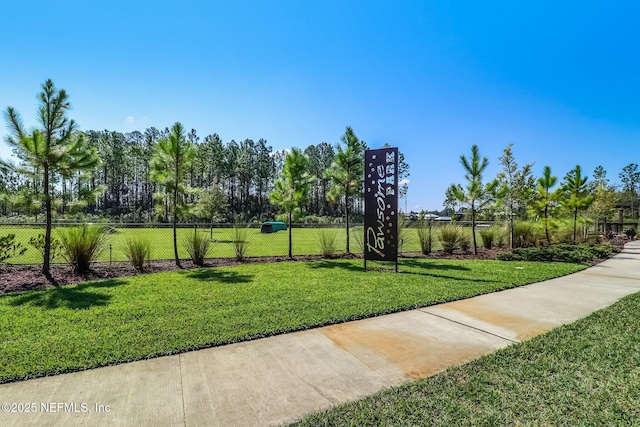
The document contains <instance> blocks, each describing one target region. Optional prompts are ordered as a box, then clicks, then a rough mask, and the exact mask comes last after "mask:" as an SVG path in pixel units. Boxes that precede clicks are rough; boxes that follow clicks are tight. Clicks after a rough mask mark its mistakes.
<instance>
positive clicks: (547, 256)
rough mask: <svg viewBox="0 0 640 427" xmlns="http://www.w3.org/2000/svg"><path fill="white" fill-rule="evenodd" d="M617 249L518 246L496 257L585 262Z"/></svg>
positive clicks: (609, 253) (608, 255) (508, 259)
mask: <svg viewBox="0 0 640 427" xmlns="http://www.w3.org/2000/svg"><path fill="white" fill-rule="evenodd" d="M616 252H617V250H616V249H615V248H614V247H613V246H608V245H570V244H566V243H563V244H559V245H551V246H541V247H531V248H516V249H514V250H513V251H512V252H500V253H498V254H497V255H496V259H498V260H501V261H553V262H575V263H583V262H588V261H593V260H596V259H603V258H609V257H611V256H613V255H615V254H616Z"/></svg>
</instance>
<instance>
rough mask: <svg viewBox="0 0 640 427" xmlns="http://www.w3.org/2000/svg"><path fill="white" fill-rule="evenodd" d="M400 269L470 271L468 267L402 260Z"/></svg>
mask: <svg viewBox="0 0 640 427" xmlns="http://www.w3.org/2000/svg"><path fill="white" fill-rule="evenodd" d="M400 266H401V267H415V268H422V269H425V270H457V271H471V269H470V268H469V267H465V266H462V265H454V264H439V263H438V262H433V261H426V262H424V261H423V262H420V261H417V260H415V259H406V258H405V259H403V260H401V261H400Z"/></svg>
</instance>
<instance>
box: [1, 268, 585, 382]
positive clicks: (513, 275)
mask: <svg viewBox="0 0 640 427" xmlns="http://www.w3.org/2000/svg"><path fill="white" fill-rule="evenodd" d="M375 265H376V264H374V263H372V266H375ZM384 267H385V268H391V267H392V266H391V265H389V264H386V265H384ZM583 268H585V266H583V265H577V264H566V263H533V262H529V263H526V262H523V263H514V262H502V261H454V260H450V261H447V260H442V261H435V260H426V259H402V260H400V269H401V273H400V274H395V273H392V272H390V271H368V272H363V271H362V260H335V261H318V262H310V263H304V262H281V263H266V264H259V263H254V264H244V265H240V266H234V267H220V268H209V269H198V270H185V271H177V272H166V273H159V274H150V275H141V276H137V277H131V278H122V279H112V280H105V281H97V282H87V283H83V284H78V285H70V286H64V287H60V288H50V289H45V290H40V291H29V292H24V293H18V294H7V295H3V296H0V343H1V344H0V360H2V363H1V364H0V382H6V381H11V380H17V379H25V378H30V377H36V376H41V375H46V374H53V373H61V372H65V371H70V370H77V369H84V368H90V367H96V366H101V365H107V364H113V363H118V362H123V361H130V360H136V359H143V358H148V357H153V356H158V355H165V354H172V353H176V352H182V351H187V350H192V349H197V348H203V347H207V346H213V345H219V344H224V343H231V342H236V341H242V340H248V339H252V338H257V337H262V336H267V335H272V334H278V333H282V332H288V331H294V330H301V329H306V328H310V327H315V326H320V325H325V324H330V323H336V322H343V321H347V320H353V319H358V318H363V317H368V316H374V315H378V314H382V313H389V312H394V311H400V310H405V309H410V308H415V307H420V306H426V305H430V304H435V303H440V302H445V301H452V300H456V299H460V298H465V297H470V296H473V295H477V294H482V293H488V292H492V291H496V290H499V289H504V288H510V287H514V286H518V285H523V284H526V283H531V282H536V281H540V280H544V279H548V278H551V277H556V276H561V275H565V274H568V273H571V272H574V271H577V270H581V269H583Z"/></svg>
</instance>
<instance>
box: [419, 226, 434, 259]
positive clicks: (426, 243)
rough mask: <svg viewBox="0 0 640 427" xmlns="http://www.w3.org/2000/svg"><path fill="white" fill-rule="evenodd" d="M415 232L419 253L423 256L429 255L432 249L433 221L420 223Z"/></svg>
mask: <svg viewBox="0 0 640 427" xmlns="http://www.w3.org/2000/svg"><path fill="white" fill-rule="evenodd" d="M416 232H417V233H418V240H419V241H420V251H421V252H422V253H423V254H424V255H429V254H430V253H431V250H432V248H433V221H428V220H422V221H420V223H419V224H418V228H416Z"/></svg>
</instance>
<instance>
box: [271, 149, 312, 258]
mask: <svg viewBox="0 0 640 427" xmlns="http://www.w3.org/2000/svg"><path fill="white" fill-rule="evenodd" d="M313 182H314V178H313V177H312V176H311V175H310V174H309V160H308V158H307V156H305V155H304V154H303V153H302V151H300V149H298V148H293V149H292V150H291V153H289V154H287V157H285V160H284V166H283V167H282V173H281V174H280V177H279V178H278V180H277V181H276V183H275V187H274V189H273V191H272V192H271V194H270V199H271V202H272V203H274V204H275V205H278V206H280V207H281V208H282V209H283V210H284V211H285V212H286V213H288V214H289V258H293V241H292V237H291V236H292V234H291V222H292V217H293V212H294V211H295V210H296V209H300V207H301V206H302V205H304V204H305V203H307V202H308V199H309V190H310V189H311V184H312V183H313Z"/></svg>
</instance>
